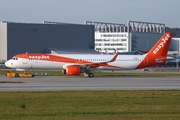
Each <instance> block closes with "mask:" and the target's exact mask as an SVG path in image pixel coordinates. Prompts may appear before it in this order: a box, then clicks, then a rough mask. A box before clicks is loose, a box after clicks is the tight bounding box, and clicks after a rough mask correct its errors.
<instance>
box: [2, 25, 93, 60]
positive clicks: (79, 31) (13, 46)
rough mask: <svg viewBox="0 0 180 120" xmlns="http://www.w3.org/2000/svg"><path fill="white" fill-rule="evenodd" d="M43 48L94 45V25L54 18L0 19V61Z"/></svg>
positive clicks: (44, 51) (41, 50)
mask: <svg viewBox="0 0 180 120" xmlns="http://www.w3.org/2000/svg"><path fill="white" fill-rule="evenodd" d="M47 48H54V49H58V48H61V49H62V48H66V49H67V48H71V49H72V48H74V49H75V48H78V49H80V48H84V49H94V26H93V25H83V24H82V25H80V24H67V23H57V22H43V23H37V24H35V23H14V22H1V23H0V61H5V60H7V59H10V58H11V57H12V56H14V55H16V54H20V53H26V52H28V53H46V51H47Z"/></svg>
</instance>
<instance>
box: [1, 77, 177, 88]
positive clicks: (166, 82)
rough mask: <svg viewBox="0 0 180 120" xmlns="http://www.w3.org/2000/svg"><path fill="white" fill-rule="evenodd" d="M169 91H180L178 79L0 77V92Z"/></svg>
mask: <svg viewBox="0 0 180 120" xmlns="http://www.w3.org/2000/svg"><path fill="white" fill-rule="evenodd" d="M6 82H10V83H6ZM11 82H14V83H11ZM169 89H170V90H172V89H180V77H178V76H177V77H167V76H166V77H122V76H120V77H94V78H85V77H83V76H77V77H72V76H36V77H34V78H15V77H6V76H4V75H0V91H61V90H169Z"/></svg>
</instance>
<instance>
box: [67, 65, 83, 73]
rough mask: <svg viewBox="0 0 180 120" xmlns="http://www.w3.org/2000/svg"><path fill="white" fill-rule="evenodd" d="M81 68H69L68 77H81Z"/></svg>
mask: <svg viewBox="0 0 180 120" xmlns="http://www.w3.org/2000/svg"><path fill="white" fill-rule="evenodd" d="M80 73H81V67H80V66H67V67H66V74H67V75H80Z"/></svg>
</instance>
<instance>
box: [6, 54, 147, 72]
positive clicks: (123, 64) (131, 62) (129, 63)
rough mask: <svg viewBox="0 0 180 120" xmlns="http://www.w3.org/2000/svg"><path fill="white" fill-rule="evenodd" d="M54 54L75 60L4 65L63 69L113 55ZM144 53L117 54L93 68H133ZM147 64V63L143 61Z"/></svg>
mask: <svg viewBox="0 0 180 120" xmlns="http://www.w3.org/2000/svg"><path fill="white" fill-rule="evenodd" d="M54 56H63V57H66V58H71V59H75V60H76V62H73V63H71V61H69V62H61V61H62V60H61V58H60V59H59V60H53V59H49V60H41V59H25V58H18V59H10V60H8V61H7V62H6V63H5V65H6V66H8V67H10V68H14V69H65V67H66V66H68V65H81V64H84V62H83V61H88V62H92V63H99V62H107V61H109V60H111V59H112V58H113V57H114V55H103V54H102V55H100V54H94V55H92V54H78V55H77V54H54ZM145 56H146V55H119V56H118V57H117V58H116V60H115V61H113V62H109V63H107V64H108V65H107V66H106V65H103V66H99V67H96V68H95V69H112V70H113V69H135V68H136V67H137V66H138V65H139V64H140V63H141V62H142V60H143V59H144V58H145ZM66 61H68V60H66ZM144 64H147V63H144Z"/></svg>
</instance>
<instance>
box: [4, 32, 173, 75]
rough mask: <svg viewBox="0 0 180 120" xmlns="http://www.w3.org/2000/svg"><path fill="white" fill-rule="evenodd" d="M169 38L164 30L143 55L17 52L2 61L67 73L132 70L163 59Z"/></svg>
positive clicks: (22, 67)
mask: <svg viewBox="0 0 180 120" xmlns="http://www.w3.org/2000/svg"><path fill="white" fill-rule="evenodd" d="M171 38H172V33H171V32H166V33H164V35H163V36H162V37H161V38H160V39H159V40H158V41H157V43H156V44H155V45H154V46H153V47H152V49H151V50H149V52H148V53H146V54H143V55H119V53H118V52H117V53H116V54H115V55H105V54H40V53H38V54H36V53H25V54H18V55H15V56H13V57H12V59H10V60H8V61H7V62H5V65H6V66H7V67H9V68H13V69H16V70H19V71H26V70H28V69H61V70H62V72H63V73H65V74H67V75H80V73H84V76H85V77H90V78H92V77H94V74H93V72H92V71H93V70H135V69H142V68H147V67H151V66H157V65H162V64H165V63H166V60H167V52H168V49H169V46H170V42H171Z"/></svg>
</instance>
